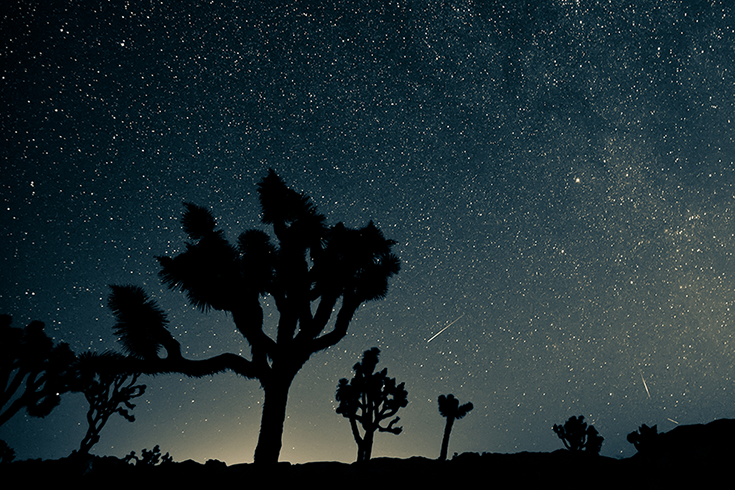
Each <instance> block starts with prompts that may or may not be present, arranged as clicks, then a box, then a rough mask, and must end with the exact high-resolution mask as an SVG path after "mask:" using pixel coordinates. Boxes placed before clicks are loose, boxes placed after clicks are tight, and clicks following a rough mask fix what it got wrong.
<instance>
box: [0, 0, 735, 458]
mask: <svg viewBox="0 0 735 490" xmlns="http://www.w3.org/2000/svg"><path fill="white" fill-rule="evenodd" d="M6 3H7V4H8V6H6V7H5V8H4V10H5V12H6V13H5V14H3V17H2V20H1V22H0V37H1V42H0V98H1V100H0V107H1V110H0V137H1V138H2V143H1V144H0V155H2V158H1V160H0V165H2V167H1V169H2V173H1V174H0V195H1V197H2V211H1V213H2V214H0V229H1V230H2V238H3V239H2V240H1V241H0V260H1V262H0V267H1V268H2V279H3V283H2V287H0V313H8V314H11V315H12V316H13V319H14V323H13V324H14V326H25V325H26V324H27V323H28V322H30V321H31V320H41V321H43V322H45V323H46V331H47V333H48V334H49V335H50V336H52V337H53V338H54V340H55V341H57V342H62V341H63V342H68V343H69V344H70V346H71V347H72V349H73V350H74V351H75V352H77V353H81V352H85V351H102V350H104V349H116V350H118V351H119V350H120V346H119V345H118V344H117V342H116V339H115V336H114V334H113V331H112V326H113V324H114V322H115V320H114V317H113V316H112V313H111V311H110V309H109V308H108V307H107V296H108V294H109V292H110V289H109V287H108V285H110V284H133V285H137V286H141V287H143V288H144V289H145V290H146V291H147V292H148V293H149V294H150V295H151V296H152V297H154V298H155V299H156V300H157V301H158V303H159V304H160V305H161V306H162V307H163V308H164V309H165V310H166V311H167V313H168V315H169V319H170V321H171V324H170V330H171V331H172V333H173V335H174V336H175V338H176V339H177V340H179V341H180V342H181V344H182V346H184V347H185V349H186V352H185V354H186V355H188V356H189V357H191V358H203V357H206V356H209V355H211V354H216V353H220V352H236V353H239V352H244V353H245V354H247V353H248V352H249V349H248V347H247V345H246V344H245V342H244V340H243V339H242V338H241V337H239V335H238V334H237V333H236V332H235V330H234V329H235V327H234V324H233V323H232V322H231V320H230V319H229V318H228V316H227V315H226V314H223V313H218V312H211V313H208V314H204V313H201V312H199V311H198V310H196V309H195V308H194V307H192V306H191V305H189V304H187V302H186V296H185V295H184V294H182V293H178V292H174V291H169V290H168V289H166V288H165V287H163V286H162V285H161V283H160V280H159V278H158V275H157V273H158V270H159V267H158V263H157V261H156V260H155V257H156V256H160V255H168V256H173V255H175V254H177V253H179V252H181V251H183V249H184V246H185V245H184V244H185V240H186V237H185V234H184V233H183V231H182V229H181V223H180V218H181V214H182V212H183V210H184V206H183V202H185V201H186V202H193V203H195V204H198V205H201V206H206V207H208V208H209V209H210V210H211V211H212V213H213V215H214V216H215V217H216V218H217V220H218V223H219V225H220V226H221V228H222V229H223V230H225V232H226V235H227V237H228V238H230V239H231V240H233V241H234V240H235V239H236V237H237V235H239V234H240V233H241V232H242V231H245V230H247V229H250V228H259V229H264V230H267V229H268V228H267V227H265V226H264V225H262V224H261V223H260V216H259V214H260V208H259V205H258V201H257V192H256V185H257V183H258V182H259V181H260V180H261V179H262V178H263V177H264V176H265V175H266V174H267V170H268V168H273V169H274V170H275V171H276V172H277V173H278V174H279V175H280V176H281V177H282V178H283V180H284V181H285V182H286V184H287V185H289V186H290V187H291V188H293V189H295V190H297V191H299V192H304V193H305V194H307V195H309V196H311V197H312V198H313V200H314V202H315V203H316V205H317V208H318V210H319V211H320V212H321V213H322V214H324V215H325V216H326V218H327V222H328V223H329V224H330V225H333V224H336V223H338V222H340V221H342V222H344V223H345V224H346V225H349V226H352V227H357V226H363V225H365V224H366V223H367V222H368V221H370V220H373V221H374V222H375V224H376V225H377V226H378V227H379V228H380V229H381V230H383V232H384V233H385V235H386V236H387V237H388V238H391V239H393V240H395V241H396V242H397V244H396V245H395V246H394V251H395V252H396V253H397V255H398V256H399V257H400V259H401V262H402V269H401V272H400V273H399V274H398V275H397V276H395V277H394V278H392V279H391V282H390V290H389V293H388V296H387V297H386V299H384V300H382V301H375V302H370V303H367V304H365V305H363V306H362V307H361V308H360V310H359V311H358V313H357V314H356V315H355V318H354V320H353V321H352V324H351V327H350V330H349V332H348V335H347V337H346V338H345V339H344V340H343V341H342V342H341V343H339V344H337V345H336V346H334V347H332V348H330V349H329V350H327V351H324V352H321V353H318V354H316V355H314V356H312V358H311V359H310V361H309V362H308V363H307V364H306V366H305V367H304V368H303V369H302V370H301V372H300V373H299V375H298V376H297V377H296V380H295V381H294V385H293V387H292V389H291V392H290V398H289V404H288V412H287V417H288V418H287V420H286V426H285V431H284V437H283V450H282V452H281V460H282V461H291V462H293V463H299V462H306V461H322V460H324V461H345V462H351V461H354V459H355V457H356V453H357V446H356V444H355V442H354V440H353V439H352V435H351V432H350V429H349V422H348V421H347V419H345V418H343V417H342V416H340V415H338V414H336V413H335V408H336V407H337V403H336V401H335V390H336V387H337V383H338V381H339V379H340V378H342V377H347V378H349V377H351V375H352V366H353V364H355V362H357V361H358V360H359V358H360V356H361V354H362V352H363V351H365V350H367V349H369V348H371V347H374V346H377V347H378V348H380V350H381V358H380V364H379V367H380V368H383V367H386V368H388V374H389V375H390V376H391V377H395V378H396V379H397V381H398V382H405V383H406V389H407V390H408V394H409V404H408V407H406V408H404V409H402V410H401V411H400V412H399V414H398V415H400V417H401V423H400V424H399V425H402V426H403V433H402V434H401V435H399V436H394V435H391V434H378V435H377V436H376V443H375V447H374V450H373V456H374V457H378V456H390V457H401V458H405V457H410V456H425V457H430V458H435V457H437V456H438V454H439V449H440V443H441V436H442V431H443V428H444V419H443V418H442V417H441V416H440V415H439V412H438V410H437V398H438V396H439V395H440V394H448V393H453V394H454V395H455V396H456V397H457V398H459V400H460V402H461V403H465V402H467V401H471V402H472V403H473V404H474V406H475V409H474V410H473V411H472V412H471V413H470V414H469V415H468V416H467V417H466V418H465V419H462V420H461V421H459V422H457V423H456V424H455V426H454V430H453V433H452V438H451V441H450V447H449V455H450V457H451V455H452V454H453V453H454V452H460V453H461V452H466V451H477V452H502V453H513V452H520V451H553V450H556V449H559V448H562V447H563V446H562V443H561V441H560V440H559V439H558V438H557V436H556V435H555V434H554V432H553V431H552V426H553V425H554V424H558V423H563V422H564V421H566V420H567V419H568V418H569V417H571V416H573V415H574V416H576V415H584V417H585V419H586V421H587V422H589V423H592V424H594V426H595V428H597V430H598V431H599V432H600V434H601V435H602V436H603V437H604V438H605V442H604V444H603V446H602V452H601V454H603V455H606V456H614V457H622V456H630V455H632V454H633V453H634V452H635V449H634V448H633V446H632V445H631V444H629V443H628V442H627V441H626V440H625V436H626V435H627V434H628V433H629V432H632V431H634V430H635V429H637V428H638V426H640V425H641V424H643V423H645V424H647V425H649V426H651V425H654V424H657V425H658V429H659V431H660V432H662V431H668V430H671V429H672V428H673V427H675V426H676V424H677V423H678V424H695V423H707V422H710V421H712V420H713V419H716V418H727V417H735V380H734V379H733V375H734V374H735V366H734V359H735V357H734V356H733V353H732V351H733V347H734V346H735V339H734V338H733V333H734V332H735V328H734V326H733V323H732V318H733V313H732V312H731V311H730V310H731V308H734V309H735V259H734V258H733V252H735V163H734V161H733V159H734V158H735V124H733V120H732V119H733V118H735V73H734V71H733V59H734V58H735V17H734V15H735V12H734V11H733V10H734V8H733V6H732V4H731V3H730V2H717V1H714V2H704V1H699V0H691V1H674V0H672V1H667V2H660V1H658V0H651V1H643V0H641V1H633V2H630V1H602V0H598V1H584V0H579V1H567V0H549V1H538V2H533V1H523V2H522V1H505V2H504V1H499V0H498V1H491V0H487V1H475V2H472V1H461V0H457V1H451V0H450V1H444V2H441V1H436V2H434V1H429V2H418V1H416V2H412V1H405V0H400V1H387V0H383V1H369V0H368V1H359V2H342V1H334V2H329V1H319V2H297V1H292V2H277V1H267V2H266V1H262V2H257V1H249V2H238V1H235V0H229V1H228V0H222V1H203V0H198V1H197V0H183V1H175V2H174V1H160V0H146V1H117V2H104V1H55V0H44V1H28V0H18V1H11V2H6ZM264 302H266V303H267V298H266V299H265V300H264ZM268 312H269V318H267V320H269V321H270V324H271V325H273V324H274V323H275V321H276V319H277V311H276V310H275V308H273V307H270V308H269V309H268ZM455 320H456V322H455V323H454V324H452V325H451V326H450V327H449V328H448V329H446V330H445V331H444V332H442V333H441V334H440V335H438V336H437V337H436V338H434V339H433V340H431V341H430V342H429V339H431V337H432V336H434V335H435V334H436V333H438V332H439V331H440V330H441V329H442V328H444V327H446V326H447V325H449V324H450V323H451V322H453V321H455ZM141 381H142V382H143V383H144V384H146V385H147V386H148V389H147V392H146V394H145V396H144V397H142V398H138V399H137V400H136V403H137V407H136V409H135V410H134V411H133V414H134V415H135V416H136V419H137V420H136V422H135V423H132V424H131V423H129V422H127V421H125V420H124V419H123V418H122V417H118V416H116V417H113V418H111V419H110V422H109V423H108V426H107V427H105V429H104V430H103V431H102V434H101V440H100V442H99V443H98V444H97V445H96V446H95V447H94V449H93V451H92V453H93V454H98V455H115V456H119V457H122V456H124V455H125V454H128V453H129V452H130V451H133V450H134V451H136V453H138V454H140V450H141V449H143V448H152V447H153V446H154V445H156V444H159V445H160V446H161V449H162V451H163V452H164V453H165V452H166V451H168V452H170V453H171V455H172V456H173V458H174V460H176V461H183V460H186V459H189V458H191V459H194V460H197V461H200V462H204V461H206V460H207V459H219V460H222V461H225V462H227V463H228V464H233V463H241V462H251V461H252V457H253V451H254V449H255V444H256V440H257V436H258V428H259V423H260V413H261V405H262V396H263V395H262V390H261V389H260V386H259V383H258V382H257V381H255V380H247V379H243V378H238V377H236V376H235V375H233V374H222V375H217V376H215V377H210V378H203V379H200V380H192V379H188V378H186V377H181V376H179V375H161V376H157V377H143V378H141ZM85 413H86V402H85V401H84V398H83V396H82V395H80V394H76V395H71V394H67V395H65V396H64V397H63V398H62V402H61V405H60V406H59V407H58V408H57V409H56V410H55V411H54V412H52V414H51V415H49V416H48V417H47V418H45V419H31V418H29V417H28V416H27V415H26V414H25V413H23V414H19V415H17V416H16V417H15V418H13V419H12V420H10V422H8V423H7V424H5V426H3V427H2V428H0V439H4V440H5V441H7V442H8V444H9V445H10V446H11V447H13V448H14V449H15V451H16V458H17V459H27V458H44V459H45V458H60V457H63V456H66V455H68V454H69V453H71V451H72V450H73V449H76V448H78V446H79V443H80V441H81V439H82V437H83V435H84V432H85V430H86V421H85V418H84V417H85Z"/></svg>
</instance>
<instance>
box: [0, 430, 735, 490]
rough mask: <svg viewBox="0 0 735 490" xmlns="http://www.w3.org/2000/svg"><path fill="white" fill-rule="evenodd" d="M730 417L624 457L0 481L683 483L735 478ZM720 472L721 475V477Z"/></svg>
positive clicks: (101, 465)
mask: <svg viewBox="0 0 735 490" xmlns="http://www.w3.org/2000/svg"><path fill="white" fill-rule="evenodd" d="M733 464H735V420H729V419H723V420H717V421H714V422H712V423H709V424H706V425H689V426H680V427H677V428H675V429H674V430H672V431H670V432H667V433H664V434H660V435H659V440H658V443H657V444H656V447H655V448H653V449H650V450H649V451H648V452H646V453H639V454H636V455H635V456H633V457H631V458H627V459H613V458H608V457H604V456H590V455H586V454H573V453H570V452H569V451H566V450H559V451H555V452H553V453H526V452H524V453H516V454H490V453H483V454H476V453H465V454H461V455H459V456H457V457H455V458H454V459H452V460H450V461H444V462H440V461H436V460H431V459H427V458H422V457H413V458H409V459H392V458H377V459H374V460H372V461H370V462H369V463H367V464H362V465H360V464H346V463H335V462H315V463H306V464H295V465H291V464H289V463H279V464H278V465H275V466H274V467H271V468H267V467H265V468H264V467H256V466H254V465H251V464H237V465H232V466H226V465H225V464H224V463H222V462H220V461H208V462H207V463H206V464H200V463H197V462H194V461H191V460H189V461H183V462H180V463H176V462H174V463H169V464H165V465H161V466H155V467H145V466H132V465H128V464H125V463H123V462H122V461H121V460H119V459H117V458H114V457H104V458H100V457H89V458H72V457H70V458H65V459H60V460H48V461H41V460H30V461H18V462H14V463H10V464H5V465H1V466H0V486H5V485H4V484H7V483H11V484H14V485H15V486H18V485H28V484H31V485H34V484H55V485H63V484H64V483H73V484H75V486H77V487H79V486H80V485H81V486H82V487H84V488H91V487H113V488H121V487H130V486H136V487H143V488H153V487H156V486H159V485H161V486H162V487H163V486H166V487H168V486H170V485H185V488H192V487H195V486H198V485H202V486H204V485H206V486H208V487H211V486H213V485H214V486H216V487H218V488H234V487H237V488H247V487H250V486H253V485H258V486H261V485H264V484H274V485H279V487H278V488H281V486H283V485H293V486H294V487H304V488H309V487H310V486H311V485H313V484H318V485H322V486H336V487H348V488H373V489H375V488H414V487H416V486H417V485H421V486H424V487H425V488H441V487H444V486H448V488H464V487H468V488H477V487H480V488H491V487H496V488H503V487H509V486H518V485H520V486H523V487H527V486H528V485H544V486H553V487H554V488H556V487H561V488H565V489H567V488H620V487H628V488H664V487H671V488H682V487H685V486H690V485H708V484H710V483H712V484H717V483H716V482H720V484H725V485H726V486H730V485H732V484H733V477H732V474H733V473H732V469H731V468H732V465H733ZM723 477H724V478H725V479H726V480H724V481H723Z"/></svg>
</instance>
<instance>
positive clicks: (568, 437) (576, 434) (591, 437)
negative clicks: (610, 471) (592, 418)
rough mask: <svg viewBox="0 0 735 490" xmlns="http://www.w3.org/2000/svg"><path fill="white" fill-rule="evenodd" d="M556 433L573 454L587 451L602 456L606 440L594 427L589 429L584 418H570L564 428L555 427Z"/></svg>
mask: <svg viewBox="0 0 735 490" xmlns="http://www.w3.org/2000/svg"><path fill="white" fill-rule="evenodd" d="M554 432H556V435H557V436H559V439H561V441H562V442H563V443H564V447H566V448H567V449H569V450H570V451H572V452H581V451H583V450H584V451H585V452H588V453H591V454H600V449H601V448H602V441H604V440H605V439H604V438H603V437H602V436H601V435H600V434H599V433H598V432H597V429H595V428H594V427H593V426H591V425H590V426H589V427H587V423H586V422H585V421H584V417H583V416H582V415H580V416H579V417H570V418H569V420H567V421H566V422H565V423H564V426H561V425H556V424H555V425H554Z"/></svg>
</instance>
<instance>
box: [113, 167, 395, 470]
mask: <svg viewBox="0 0 735 490" xmlns="http://www.w3.org/2000/svg"><path fill="white" fill-rule="evenodd" d="M258 193H259V195H260V205H261V208H262V222H263V223H264V224H266V225H271V226H272V227H273V235H274V236H275V239H276V241H277V243H273V242H272V241H271V237H270V236H269V235H268V234H267V233H265V232H263V231H259V230H249V231H246V232H244V233H243V234H241V235H240V237H239V238H238V241H237V245H231V244H230V243H229V242H228V241H227V240H226V239H225V237H224V234H223V232H222V231H219V230H216V222H215V219H214V217H213V216H212V214H211V213H210V212H209V211H208V210H206V209H204V208H202V207H199V206H195V205H193V204H186V211H185V212H184V216H183V219H182V225H183V228H184V231H185V232H186V233H187V234H188V236H189V238H190V240H191V242H189V243H187V245H186V250H185V251H184V252H182V253H180V254H179V255H177V256H175V257H173V258H171V257H160V258H159V259H158V260H159V262H160V264H161V273H160V275H161V277H162V280H163V283H164V284H166V285H167V286H169V287H170V288H172V289H178V290H181V291H183V292H185V293H186V294H187V296H188V299H189V301H190V302H191V303H192V304H193V305H194V306H196V307H198V308H199V309H200V310H202V311H207V310H209V309H211V308H213V309H215V310H221V311H227V312H229V313H230V314H231V315H232V320H233V322H234V323H235V327H236V328H237V330H238V331H239V332H240V333H241V334H242V336H243V337H244V338H245V340H247V342H248V343H249V344H250V347H251V356H250V358H249V359H248V358H246V357H243V356H241V355H239V354H234V353H225V354H221V355H217V356H214V357H211V358H209V359H203V360H190V359H186V358H184V356H183V354H182V352H181V351H182V349H181V345H180V344H179V342H178V341H177V340H175V339H174V337H173V336H172V335H171V334H170V333H169V331H168V330H167V329H166V324H167V323H168V320H167V318H166V315H165V314H164V313H163V311H162V310H161V309H160V308H159V307H158V306H157V305H156V304H155V303H154V302H152V301H151V300H149V298H148V297H147V295H146V294H145V293H144V292H143V291H142V290H141V289H139V288H136V287H133V286H116V287H113V288H112V295H111V297H110V302H109V304H110V307H111V308H112V310H113V312H114V314H115V316H116V317H117V324H116V325H115V330H116V332H117V333H118V335H119V336H120V338H121V341H122V343H123V346H124V348H125V349H126V351H127V352H128V353H129V354H130V355H132V356H135V357H138V358H139V359H140V360H141V364H142V366H141V368H140V369H139V371H140V372H143V373H150V374H153V373H166V372H179V373H183V374H187V375H189V376H208V375H212V374H214V373H218V372H222V371H225V370H232V371H233V372H235V373H237V374H239V375H241V376H244V377H246V378H254V379H257V380H258V381H260V385H261V386H262V387H263V390H264V392H265V401H264V404H263V414H262V419H261V425H260V436H259V439H258V445H257V447H256V449H255V458H254V459H255V462H256V463H257V464H263V463H265V464H270V463H276V462H277V461H278V455H279V453H280V450H281V439H282V435H283V423H284V420H285V416H286V402H287V400H288V390H289V387H290V386H291V383H292V382H293V379H294V377H295V376H296V373H298V371H299V370H300V369H301V367H302V366H303V365H304V363H305V362H306V361H307V359H309V357H310V356H311V355H312V354H314V353H315V352H319V351H321V350H323V349H326V348H328V347H330V346H332V345H335V344H336V343H337V342H339V341H340V340H341V339H342V338H343V337H344V336H345V335H346V334H347V328H348V326H349V324H350V321H351V319H352V316H353V315H354V313H355V311H356V310H357V308H358V307H359V306H360V305H361V304H362V303H364V302H366V301H370V300H374V299H381V298H384V297H385V295H386V294H387V292H388V278H389V277H391V276H392V275H394V274H396V273H397V272H398V270H399V267H400V262H399V260H398V258H397V257H396V256H395V255H394V254H392V253H391V246H392V245H394V243H395V242H393V241H392V240H387V239H386V238H384V237H383V234H382V233H381V231H380V230H379V229H378V228H376V227H375V225H373V223H372V222H370V223H369V224H368V225H367V226H365V227H363V228H359V229H349V228H347V227H345V226H344V225H343V224H341V223H339V224H337V225H334V226H331V227H330V226H327V225H326V224H325V218H324V216H322V215H320V214H318V213H317V212H316V209H315V207H314V204H313V203H312V202H311V200H310V199H309V198H307V197H305V196H303V195H302V194H299V193H297V192H295V191H293V190H291V189H289V188H288V187H286V185H285V184H284V183H283V181H282V180H281V179H280V178H279V177H278V176H277V175H276V174H275V172H273V171H272V170H271V171H270V172H269V174H268V176H267V177H265V178H264V179H263V180H262V181H261V182H260V184H259V186H258ZM265 295H270V296H271V297H272V298H273V300H274V303H275V306H276V308H277V309H278V312H279V313H280V318H279V320H278V326H277V332H276V335H275V337H270V336H269V335H267V334H266V333H265V331H264V329H263V309H262V304H261V297H262V296H265ZM335 309H336V310H337V313H336V320H335V322H334V323H333V326H332V327H331V328H327V324H328V323H329V319H330V317H331V316H332V312H333V310H335ZM161 348H163V349H165V351H166V356H165V357H162V356H159V351H160V350H161Z"/></svg>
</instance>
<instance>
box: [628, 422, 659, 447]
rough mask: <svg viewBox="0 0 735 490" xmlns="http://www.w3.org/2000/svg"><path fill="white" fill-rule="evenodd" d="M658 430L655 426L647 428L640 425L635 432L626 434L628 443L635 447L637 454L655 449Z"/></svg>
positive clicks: (644, 425)
mask: <svg viewBox="0 0 735 490" xmlns="http://www.w3.org/2000/svg"><path fill="white" fill-rule="evenodd" d="M658 435H659V434H658V428H657V426H656V425H654V426H653V427H648V426H647V425H646V424H643V425H641V426H640V427H639V428H638V430H637V431H635V432H631V433H630V434H628V437H627V439H628V442H629V443H631V444H633V446H635V449H636V451H638V452H639V453H642V452H648V451H650V450H652V449H654V448H655V447H656V444H657V443H658Z"/></svg>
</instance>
